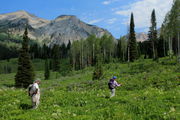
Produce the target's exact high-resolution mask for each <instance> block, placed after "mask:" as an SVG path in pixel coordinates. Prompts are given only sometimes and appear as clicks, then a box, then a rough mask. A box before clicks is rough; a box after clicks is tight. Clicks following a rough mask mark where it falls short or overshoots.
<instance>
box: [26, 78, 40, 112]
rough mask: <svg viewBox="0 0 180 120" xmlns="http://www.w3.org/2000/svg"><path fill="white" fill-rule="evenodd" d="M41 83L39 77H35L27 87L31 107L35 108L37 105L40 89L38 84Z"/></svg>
mask: <svg viewBox="0 0 180 120" xmlns="http://www.w3.org/2000/svg"><path fill="white" fill-rule="evenodd" d="M40 83H41V81H40V79H36V80H35V81H34V83H33V84H31V85H29V87H28V94H29V96H30V97H31V101H32V107H33V109H36V108H37V107H38V105H39V100H40V89H39V84H40Z"/></svg>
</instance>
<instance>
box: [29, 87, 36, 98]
mask: <svg viewBox="0 0 180 120" xmlns="http://www.w3.org/2000/svg"><path fill="white" fill-rule="evenodd" d="M34 92H35V87H34V85H33V84H30V85H29V87H28V94H29V96H33V95H34Z"/></svg>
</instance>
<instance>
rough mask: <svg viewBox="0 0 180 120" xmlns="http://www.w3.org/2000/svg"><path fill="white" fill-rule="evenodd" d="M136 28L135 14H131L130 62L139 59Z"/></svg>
mask: <svg viewBox="0 0 180 120" xmlns="http://www.w3.org/2000/svg"><path fill="white" fill-rule="evenodd" d="M134 27H135V25H134V16H133V13H131V20H130V32H129V43H128V54H129V60H130V61H132V62H133V61H134V60H136V59H137V58H138V53H137V52H138V51H137V43H136V35H135V31H134Z"/></svg>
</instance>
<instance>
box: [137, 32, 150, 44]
mask: <svg viewBox="0 0 180 120" xmlns="http://www.w3.org/2000/svg"><path fill="white" fill-rule="evenodd" d="M136 40H137V42H143V41H146V40H148V35H147V34H146V33H143V32H142V33H137V34H136Z"/></svg>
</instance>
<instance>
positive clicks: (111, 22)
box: [106, 18, 117, 24]
mask: <svg viewBox="0 0 180 120" xmlns="http://www.w3.org/2000/svg"><path fill="white" fill-rule="evenodd" d="M116 21H117V18H111V19H108V20H107V21H106V22H107V23H108V24H113V23H114V22H116Z"/></svg>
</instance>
